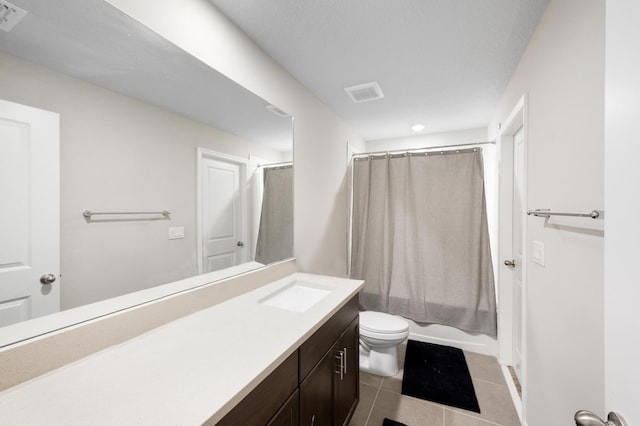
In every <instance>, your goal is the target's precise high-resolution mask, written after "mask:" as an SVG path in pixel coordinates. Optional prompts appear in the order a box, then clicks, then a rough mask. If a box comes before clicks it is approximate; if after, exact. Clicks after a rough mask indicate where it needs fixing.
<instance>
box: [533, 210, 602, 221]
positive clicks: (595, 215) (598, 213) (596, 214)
mask: <svg viewBox="0 0 640 426" xmlns="http://www.w3.org/2000/svg"><path fill="white" fill-rule="evenodd" d="M527 214H528V215H534V216H538V217H550V216H573V217H590V218H591V219H604V210H592V211H590V212H589V213H560V212H553V211H551V210H545V209H536V210H529V211H527Z"/></svg>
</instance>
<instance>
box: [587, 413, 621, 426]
mask: <svg viewBox="0 0 640 426" xmlns="http://www.w3.org/2000/svg"><path fill="white" fill-rule="evenodd" d="M574 420H575V421H576V425H577V426H627V422H626V421H625V419H624V418H623V417H622V416H621V415H620V414H618V413H615V412H613V411H612V412H610V413H609V415H608V416H607V421H606V422H605V421H604V420H602V419H601V418H600V417H598V416H597V415H595V414H594V413H592V412H591V411H587V410H580V411H578V412H577V413H576V415H575V417H574Z"/></svg>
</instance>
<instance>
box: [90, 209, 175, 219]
mask: <svg viewBox="0 0 640 426" xmlns="http://www.w3.org/2000/svg"><path fill="white" fill-rule="evenodd" d="M99 214H100V215H104V214H110V215H111V214H161V215H163V216H169V215H170V214H171V212H170V211H169V210H161V211H156V212H94V211H92V210H84V211H83V212H82V216H84V217H85V218H87V219H91V216H94V215H99Z"/></svg>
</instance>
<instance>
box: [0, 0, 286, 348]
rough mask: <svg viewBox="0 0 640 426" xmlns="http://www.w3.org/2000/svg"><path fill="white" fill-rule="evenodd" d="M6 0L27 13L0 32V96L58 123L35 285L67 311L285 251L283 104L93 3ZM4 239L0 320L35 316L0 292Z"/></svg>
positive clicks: (264, 260) (24, 300)
mask: <svg viewBox="0 0 640 426" xmlns="http://www.w3.org/2000/svg"><path fill="white" fill-rule="evenodd" d="M11 2H12V4H13V5H15V6H17V7H18V8H21V9H23V10H25V11H27V14H26V15H25V16H24V18H23V19H22V20H21V21H19V22H18V23H17V24H16V25H15V27H14V28H13V29H12V30H11V31H9V32H4V31H0V75H2V78H1V79H0V99H1V100H4V101H9V102H11V103H16V104H20V105H27V106H29V107H34V108H37V109H41V110H45V111H51V112H53V113H56V114H59V122H60V160H59V161H60V162H59V165H60V187H59V191H60V221H59V226H60V228H59V230H60V247H59V249H60V264H61V269H60V271H42V273H43V274H44V273H46V272H53V273H54V274H55V275H58V276H57V277H56V278H57V279H56V281H55V282H53V283H52V284H47V285H43V286H42V287H41V288H40V290H39V291H38V296H50V295H53V296H54V297H59V307H58V308H57V309H58V310H60V311H63V312H66V311H68V310H73V309H75V310H77V309H79V307H82V306H86V305H87V304H93V303H96V302H100V301H103V300H106V299H110V300H111V299H112V298H116V297H119V296H122V295H125V294H128V293H131V292H140V291H144V290H145V289H150V288H154V287H155V286H158V285H161V284H167V283H171V282H175V281H177V280H181V279H185V278H188V277H192V276H195V275H198V274H204V273H209V272H211V271H221V270H230V271H231V273H233V272H237V271H239V270H246V268H244V267H242V265H249V266H248V267H260V266H261V265H264V264H268V263H271V262H274V261H278V260H282V259H285V258H288V257H291V256H292V254H293V247H292V245H293V218H292V215H293V206H292V203H293V200H292V189H293V182H292V179H293V173H292V169H291V166H292V165H291V159H292V149H293V146H292V144H293V140H292V139H293V136H292V118H291V117H290V116H289V115H288V114H287V113H286V112H284V111H282V110H281V109H279V108H277V107H276V106H273V105H270V104H269V102H268V101H266V100H264V99H261V98H259V97H258V96H256V95H255V94H253V93H251V92H249V91H247V90H246V89H244V88H243V87H240V86H238V85H237V84H236V83H234V82H233V81H231V80H229V79H227V78H226V77H224V76H223V75H221V74H220V73H218V72H216V71H215V70H213V69H211V68H210V67H208V66H207V65H205V64H203V63H202V62H200V61H199V60H197V59H195V58H194V57H192V56H190V55H189V54H187V53H185V52H184V51H182V50H181V49H179V48H178V47H176V46H175V45H173V44H171V43H170V42H168V41H167V40H165V39H164V38H162V37H160V36H159V35H157V34H156V33H154V32H153V31H151V30H149V29H148V28H146V27H144V26H143V25H141V24H140V23H138V22H136V21H135V20H133V19H131V18H130V17H128V16H126V15H124V14H123V13H122V12H120V11H119V10H117V9H115V8H113V7H112V6H111V5H109V4H108V3H106V2H103V1H102V0H85V1H81V2H78V1H71V0H60V1H55V2H52V1H48V0H12V1H11ZM2 119H3V118H2V117H0V121H1V120H2ZM5 122H8V121H6V120H5ZM0 127H1V126H0ZM1 131H2V130H1V129H0V132H1ZM3 134H4V133H3ZM5 142H6V141H2V143H5ZM5 145H6V146H10V145H11V143H9V142H7V143H5ZM8 149H9V148H7V150H5V151H6V152H9V151H8ZM12 152H13V151H12ZM53 160H54V159H52V161H53ZM2 176H4V175H2ZM10 180H11V179H10V178H7V177H5V183H0V191H4V192H5V194H6V193H9V191H10V190H11V188H13V183H11V182H9V181H10ZM3 188H4V189H3ZM16 209H17V207H16ZM2 210H5V207H4V200H3V208H2ZM16 211H17V210H15V209H14V211H13V214H14V217H18V215H19V211H17V213H16ZM86 211H89V212H86ZM83 212H84V215H83ZM123 213H126V214H123ZM37 214H39V215H47V214H48V212H47V211H41V212H38V213H37ZM0 218H1V219H2V222H4V228H2V229H9V228H10V227H11V226H13V225H12V224H11V223H10V222H11V221H10V219H9V218H8V217H4V218H2V217H1V216H0ZM7 222H9V223H7ZM25 223H26V222H25ZM25 229H26V228H25ZM25 235H26V234H25ZM4 241H5V242H6V241H7V240H4ZM0 244H5V243H3V242H0ZM9 249H10V247H9V248H8V246H7V247H4V248H3V250H4V251H3V250H0V254H2V256H4V259H3V258H2V256H0V325H4V326H7V325H11V324H14V323H17V322H18V321H20V320H27V319H29V318H35V317H40V316H41V315H40V314H39V313H38V312H35V311H34V307H33V306H32V305H30V302H29V297H27V296H24V297H16V296H11V295H9V296H3V295H2V293H1V292H2V290H3V288H4V289H6V288H9V287H10V286H13V287H15V286H16V285H17V284H16V283H15V282H13V281H12V280H13V279H12V278H10V277H9V274H7V273H5V272H6V271H9V270H10V269H11V268H13V266H15V265H16V263H15V262H14V263H11V261H10V254H9V255H7V253H6V252H8V251H10V250H9ZM52 249H55V248H52ZM7 256H8V257H7ZM7 259H9V260H7ZM3 262H4V266H3ZM11 265H13V266H11ZM10 266H11V267H10ZM229 268H230V269H229ZM14 269H15V268H14ZM220 274H221V272H218V274H217V275H215V276H217V277H219V276H223V275H220ZM3 275H4V276H3ZM38 276H39V275H38ZM56 287H57V288H56ZM52 288H56V291H51V290H50V289H52ZM47 289H49V290H47ZM56 292H57V293H58V295H57V296H56V294H55V293H56ZM157 296H158V295H157V293H154V297H157ZM85 310H86V309H85ZM88 312H90V311H88ZM54 315H55V314H54ZM46 318H48V317H42V318H38V320H39V321H42V320H44V319H46ZM5 329H6V327H5ZM0 331H1V330H0ZM2 343H6V342H0V345H2Z"/></svg>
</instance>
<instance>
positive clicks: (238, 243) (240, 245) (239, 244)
mask: <svg viewBox="0 0 640 426" xmlns="http://www.w3.org/2000/svg"><path fill="white" fill-rule="evenodd" d="M236 245H237V246H238V247H244V243H243V242H242V241H238V242H237V243H236Z"/></svg>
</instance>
